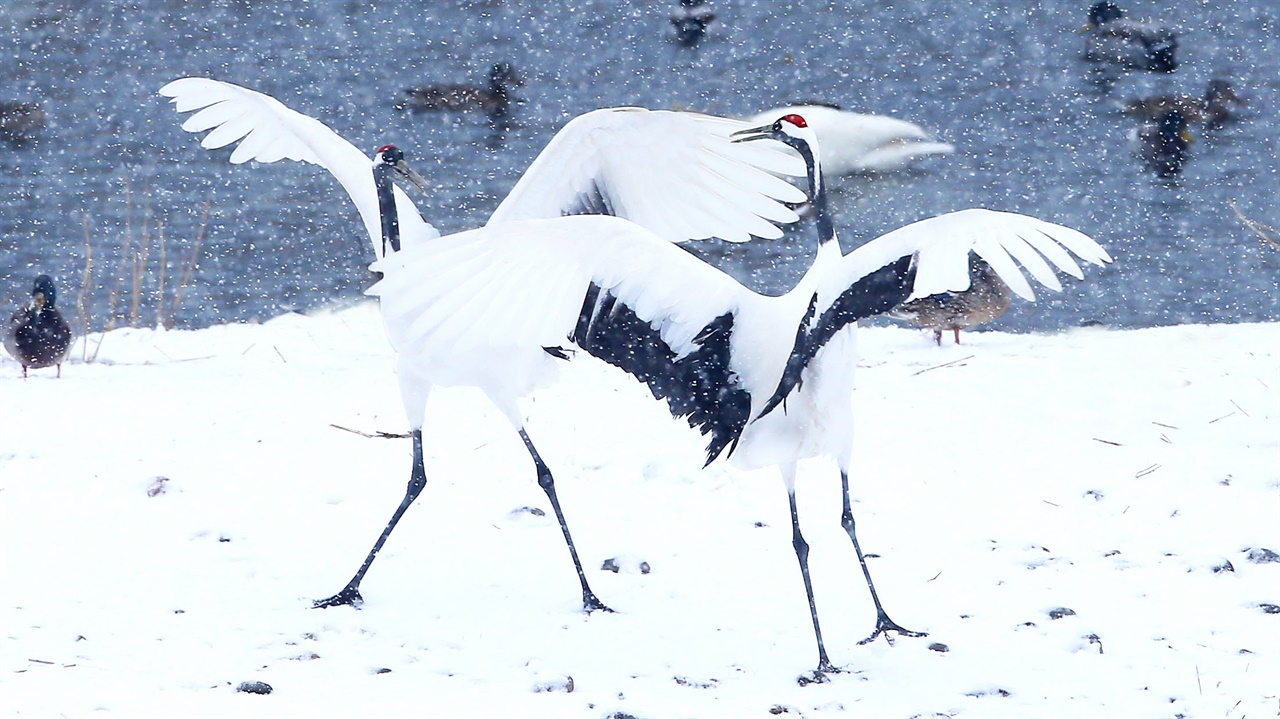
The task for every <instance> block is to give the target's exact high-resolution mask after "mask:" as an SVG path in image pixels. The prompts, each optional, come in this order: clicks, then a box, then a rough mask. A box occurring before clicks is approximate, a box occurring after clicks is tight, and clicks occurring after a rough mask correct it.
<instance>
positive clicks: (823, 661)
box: [787, 488, 839, 673]
mask: <svg viewBox="0 0 1280 719" xmlns="http://www.w3.org/2000/svg"><path fill="white" fill-rule="evenodd" d="M787 500H788V501H789V502H791V546H792V547H794V548H795V550H796V559H798V560H799V561H800V576H802V577H804V593H805V595H806V596H807V597H808V598H809V616H810V617H812V618H813V635H814V636H815V637H816V638H817V640H818V672H819V673H824V672H836V671H839V670H837V669H836V668H835V667H834V666H832V664H831V660H830V659H828V658H827V648H826V646H824V645H823V643H822V628H821V627H819V626H818V606H817V604H815V603H814V601H813V582H812V581H810V579H809V543H808V542H806V541H804V536H803V535H801V534H800V517H799V515H798V514H797V513H796V493H795V492H794V491H791V489H790V488H788V490H787Z"/></svg>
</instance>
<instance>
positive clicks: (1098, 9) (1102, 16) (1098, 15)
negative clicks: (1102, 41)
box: [1080, 0, 1124, 32]
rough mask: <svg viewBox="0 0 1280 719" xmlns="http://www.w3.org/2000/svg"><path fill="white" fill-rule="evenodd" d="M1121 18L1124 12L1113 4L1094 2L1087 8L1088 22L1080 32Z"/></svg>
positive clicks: (1105, 0)
mask: <svg viewBox="0 0 1280 719" xmlns="http://www.w3.org/2000/svg"><path fill="white" fill-rule="evenodd" d="M1122 17H1124V10H1121V9H1120V7H1119V6H1118V5H1116V4H1115V3H1113V2H1109V1H1107V0H1104V1H1103V2H1096V3H1094V4H1093V6H1092V7H1090V8H1089V22H1088V23H1087V24H1086V25H1085V26H1084V27H1083V28H1081V30H1080V31H1081V32H1088V31H1090V30H1093V29H1095V28H1097V27H1099V26H1101V25H1105V24H1107V23H1109V22H1114V21H1116V20H1119V19H1120V18H1122Z"/></svg>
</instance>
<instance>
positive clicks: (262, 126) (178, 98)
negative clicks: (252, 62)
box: [160, 77, 440, 256]
mask: <svg viewBox="0 0 1280 719" xmlns="http://www.w3.org/2000/svg"><path fill="white" fill-rule="evenodd" d="M160 94H161V95H163V96H165V97H169V98H172V100H173V104H174V109H176V110H177V111H178V112H191V111H193V110H198V111H199V112H196V113H195V114H194V115H192V116H191V117H189V118H187V120H186V122H184V123H182V129H183V130H186V131H187V132H205V131H206V130H208V131H209V134H208V135H205V137H204V139H203V140H201V141H200V145H201V147H204V148H206V149H210V150H213V149H218V148H221V147H226V146H228V145H236V148H235V149H234V150H233V151H232V152H231V162H232V163H233V164H240V163H243V162H248V161H249V160H257V161H258V162H276V161H278V160H286V159H287V160H295V161H298V162H309V163H311V164H313V165H319V166H320V167H323V168H324V169H326V170H328V171H329V172H330V173H331V174H332V175H333V176H334V178H336V179H337V180H338V182H339V183H341V184H342V187H343V188H344V189H345V190H346V191H347V194H349V195H350V196H351V200H352V201H353V202H354V203H355V205H356V209H357V210H359V211H360V219H361V220H363V221H364V226H365V229H366V230H367V231H368V232H369V239H370V241H371V242H372V243H373V247H374V253H375V254H377V255H379V256H380V254H381V251H382V225H381V220H380V219H379V216H378V197H377V192H376V191H375V189H374V185H373V172H372V169H371V168H372V161H371V160H370V158H369V157H366V156H365V155H364V153H362V152H360V150H358V149H356V147H355V146H354V145H352V144H351V143H350V142H347V141H346V140H344V139H342V137H341V136H339V135H338V134H337V133H336V132H334V131H333V130H331V129H329V127H328V126H326V125H325V124H324V123H322V122H320V121H319V120H317V119H315V118H312V117H308V116H306V115H303V114H302V113H300V112H296V111H294V110H291V109H289V108H288V107H285V106H284V105H283V104H282V103H280V102H279V101H278V100H276V99H275V98H272V97H268V96H267V95H263V94H262V93H260V92H254V91H253V90H248V89H245V88H243V87H240V86H238V85H232V84H231V83H227V82H220V81H218V80H209V79H207V78H200V77H187V78H183V79H181V80H174V81H173V82H171V83H169V84H167V85H165V86H164V87H162V88H160ZM395 198H396V211H397V212H398V214H399V218H400V232H401V242H402V243H403V244H404V246H405V247H412V246H413V245H415V244H419V243H421V242H422V241H424V240H426V239H430V238H433V237H437V236H439V234H440V233H438V232H436V230H435V228H434V227H432V226H431V225H429V224H427V222H425V221H424V220H423V219H422V216H421V215H420V214H418V210H417V208H416V207H414V205H413V202H412V201H410V200H409V197H408V196H407V195H406V194H405V193H404V192H402V191H401V190H400V189H399V188H398V187H397V188H395Z"/></svg>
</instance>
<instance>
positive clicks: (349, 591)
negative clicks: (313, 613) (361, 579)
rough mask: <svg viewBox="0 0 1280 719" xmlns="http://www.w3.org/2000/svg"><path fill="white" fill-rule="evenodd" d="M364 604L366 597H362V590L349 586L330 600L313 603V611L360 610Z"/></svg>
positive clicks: (319, 600)
mask: <svg viewBox="0 0 1280 719" xmlns="http://www.w3.org/2000/svg"><path fill="white" fill-rule="evenodd" d="M361 604H364V597H362V596H360V590H359V589H356V588H355V587H353V586H351V585H347V586H346V587H344V588H343V589H342V591H341V592H338V593H337V594H335V595H333V596H332V597H329V598H328V599H317V600H315V601H314V602H312V603H311V608H312V609H328V608H329V607H355V608H356V609H359V608H360V605H361Z"/></svg>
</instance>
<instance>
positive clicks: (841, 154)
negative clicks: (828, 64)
mask: <svg viewBox="0 0 1280 719" xmlns="http://www.w3.org/2000/svg"><path fill="white" fill-rule="evenodd" d="M792 113H794V114H797V115H800V116H801V117H803V118H804V119H805V120H806V121H807V122H808V123H809V127H810V128H812V129H813V132H814V134H816V135H817V137H818V145H819V146H820V147H821V148H822V172H823V174H824V175H825V176H826V177H836V176H839V175H850V174H855V173H860V172H890V171H893V170H901V169H903V168H906V167H909V166H910V165H911V164H912V163H914V162H915V161H916V160H918V159H920V158H923V157H929V156H931V155H949V154H951V153H952V152H955V147H954V146H953V145H951V144H949V143H946V142H938V141H936V140H933V139H932V138H931V137H930V136H929V133H927V132H925V130H924V128H922V127H920V126H919V125H916V124H915V123H912V122H907V121H906V120H899V119H898V118H896V117H889V116H887V115H868V114H864V113H859V112H850V111H848V110H840V109H837V108H834V107H828V106H826V105H789V106H787V107H779V108H777V109H773V110H767V111H765V112H761V113H758V114H756V115H754V116H753V117H751V118H749V119H748V120H747V122H749V123H752V124H756V125H763V124H766V123H770V122H773V121H774V120H777V119H778V118H779V117H782V116H783V115H788V114H792Z"/></svg>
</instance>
